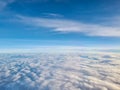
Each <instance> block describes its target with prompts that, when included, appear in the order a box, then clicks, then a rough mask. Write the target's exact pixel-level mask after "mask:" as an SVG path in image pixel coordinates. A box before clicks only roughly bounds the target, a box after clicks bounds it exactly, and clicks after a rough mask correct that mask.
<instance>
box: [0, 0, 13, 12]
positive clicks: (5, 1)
mask: <svg viewBox="0 0 120 90" xmlns="http://www.w3.org/2000/svg"><path fill="white" fill-rule="evenodd" d="M14 1H15V0H0V11H2V10H3V9H4V8H5V7H7V5H9V4H11V3H13V2H14Z"/></svg>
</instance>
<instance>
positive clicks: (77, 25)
mask: <svg viewBox="0 0 120 90" xmlns="http://www.w3.org/2000/svg"><path fill="white" fill-rule="evenodd" d="M17 18H18V21H19V22H21V23H24V24H27V25H31V26H35V27H45V28H50V29H52V30H54V31H57V32H68V33H69V32H75V33H83V34H85V35H88V36H104V37H120V28H119V27H113V26H105V25H98V24H89V23H83V22H77V21H72V20H65V19H50V18H34V17H25V16H17Z"/></svg>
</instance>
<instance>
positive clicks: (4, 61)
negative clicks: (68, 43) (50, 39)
mask: <svg viewBox="0 0 120 90" xmlns="http://www.w3.org/2000/svg"><path fill="white" fill-rule="evenodd" d="M0 90H120V55H119V54H100V53H99V54H93V53H92V54H88V53H84V54H81V53H66V54H65V53H64V54H61V53H58V54H57V53H56V54H54V53H39V54H0Z"/></svg>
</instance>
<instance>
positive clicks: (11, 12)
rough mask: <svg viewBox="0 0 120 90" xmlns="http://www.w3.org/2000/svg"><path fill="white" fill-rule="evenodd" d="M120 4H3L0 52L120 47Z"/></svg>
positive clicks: (0, 0)
mask: <svg viewBox="0 0 120 90" xmlns="http://www.w3.org/2000/svg"><path fill="white" fill-rule="evenodd" d="M119 8H120V0H0V48H31V47H39V46H78V47H94V48H95V47H101V48H108V47H109V48H119V47H120V10H119Z"/></svg>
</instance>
